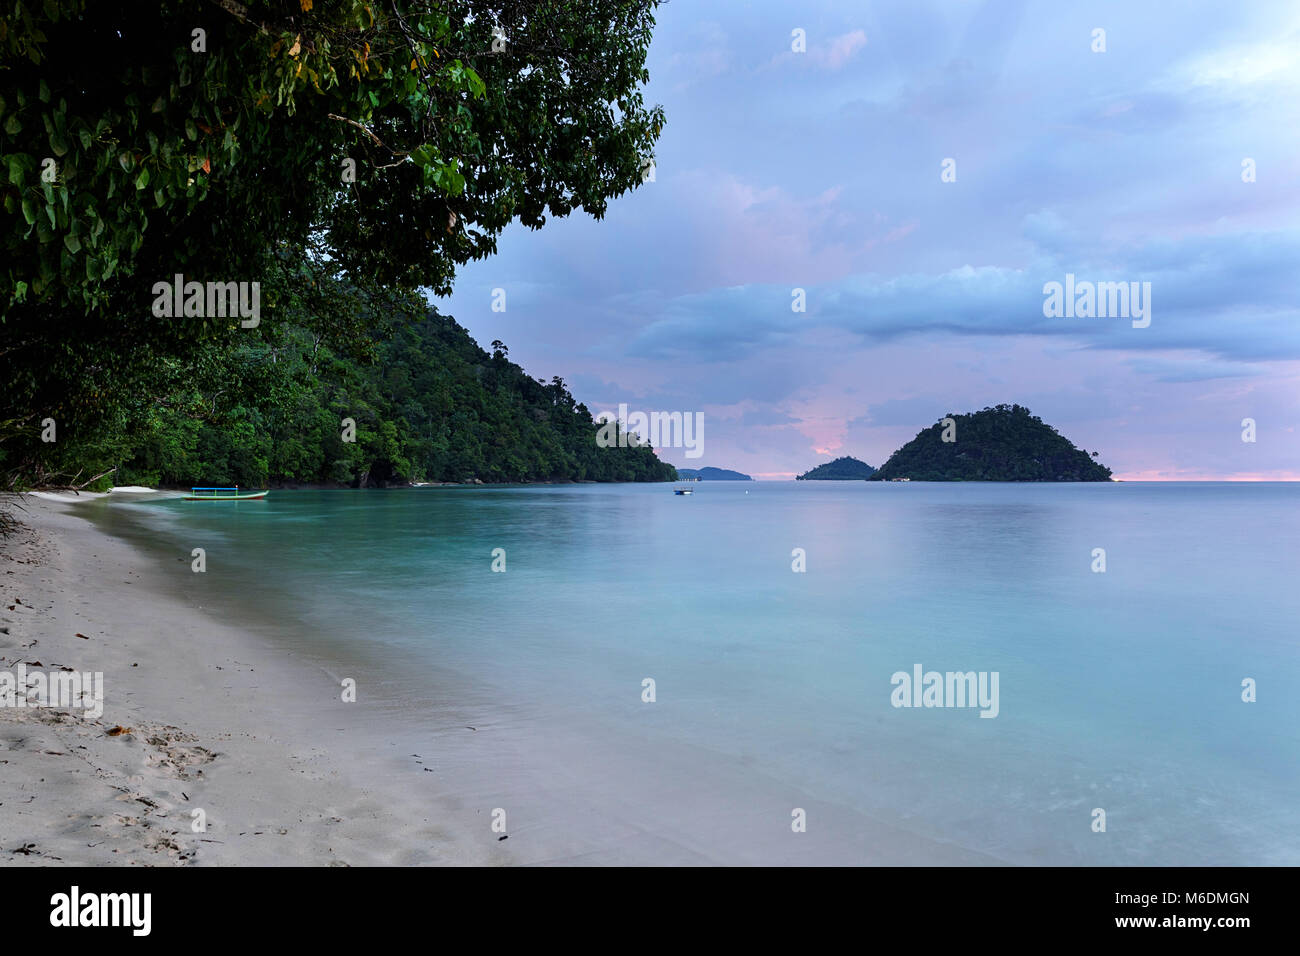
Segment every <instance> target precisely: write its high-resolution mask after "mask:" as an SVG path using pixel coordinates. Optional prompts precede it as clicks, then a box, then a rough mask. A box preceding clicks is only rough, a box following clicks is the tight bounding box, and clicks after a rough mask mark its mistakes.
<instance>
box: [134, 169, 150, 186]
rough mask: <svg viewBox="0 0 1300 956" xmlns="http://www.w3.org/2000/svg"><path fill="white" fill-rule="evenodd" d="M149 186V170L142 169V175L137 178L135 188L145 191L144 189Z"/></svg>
mask: <svg viewBox="0 0 1300 956" xmlns="http://www.w3.org/2000/svg"><path fill="white" fill-rule="evenodd" d="M148 185H149V170H147V169H145V168H143V167H141V169H140V175H138V176H136V177H135V188H136V189H144V187H145V186H148Z"/></svg>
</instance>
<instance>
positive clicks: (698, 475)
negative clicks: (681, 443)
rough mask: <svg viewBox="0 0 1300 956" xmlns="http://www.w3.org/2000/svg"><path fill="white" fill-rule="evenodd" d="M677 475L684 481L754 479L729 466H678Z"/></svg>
mask: <svg viewBox="0 0 1300 956" xmlns="http://www.w3.org/2000/svg"><path fill="white" fill-rule="evenodd" d="M677 477H678V478H680V479H682V480H683V481H753V480H754V479H753V478H751V477H749V475H742V474H741V473H740V472H738V471H731V470H730V469H729V468H678V469H677Z"/></svg>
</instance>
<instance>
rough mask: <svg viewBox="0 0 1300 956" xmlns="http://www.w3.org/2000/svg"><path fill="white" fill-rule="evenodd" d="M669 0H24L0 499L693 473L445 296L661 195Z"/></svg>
mask: <svg viewBox="0 0 1300 956" xmlns="http://www.w3.org/2000/svg"><path fill="white" fill-rule="evenodd" d="M656 6H657V3H656V2H655V0H581V2H578V0H489V2H487V3H478V2H474V3H469V2H461V0H394V2H392V3H385V4H379V3H372V2H364V0H340V2H337V3H314V4H313V3H310V2H307V0H249V2H246V3H239V4H227V3H220V4H219V3H208V2H200V0H169V2H161V0H155V2H153V3H144V4H137V5H135V6H133V7H132V8H131V9H130V10H129V11H126V10H124V8H122V7H121V6H120V5H116V4H105V3H94V2H90V0H41V2H35V0H15V2H13V3H11V4H10V5H9V7H8V8H7V13H6V22H5V29H4V31H3V33H0V203H2V204H3V208H4V212H5V218H4V220H3V229H2V230H0V252H2V253H3V256H2V257H0V281H2V283H3V284H2V285H0V487H7V488H10V489H15V488H26V487H33V486H36V485H41V484H70V485H86V486H87V487H90V488H96V487H102V486H104V485H105V484H107V483H110V482H111V483H117V484H126V483H132V482H139V483H150V484H154V483H158V484H173V485H189V484H235V483H238V484H240V485H243V486H258V485H263V484H268V483H269V484H274V483H280V482H283V483H299V482H313V483H315V482H326V483H340V484H392V483H401V482H405V481H408V480H424V481H466V480H478V481H485V482H486V481H538V480H597V481H608V480H620V481H624V480H668V479H671V478H672V477H673V476H674V471H673V469H672V467H671V466H669V465H666V464H663V463H661V462H659V461H658V459H657V458H656V457H655V455H654V453H653V451H652V450H651V449H649V448H646V447H630V448H618V447H612V448H602V447H599V446H598V445H597V443H596V440H595V435H596V425H595V424H594V423H593V422H592V421H591V417H590V414H589V413H588V411H587V409H586V408H585V407H584V406H583V405H581V404H580V403H577V402H576V401H575V399H574V397H573V396H572V395H571V394H570V393H569V391H568V389H567V388H566V387H565V385H564V383H563V381H561V380H560V379H558V378H556V379H552V381H551V382H550V383H543V382H540V381H537V380H535V379H532V378H530V377H529V376H528V375H527V374H526V373H525V372H524V371H523V370H522V369H520V368H519V367H518V366H517V365H514V364H513V363H511V362H510V361H509V358H508V353H507V351H506V349H505V347H504V346H503V345H501V344H499V343H495V344H494V345H493V347H492V351H491V353H489V352H486V351H484V350H483V349H481V348H479V347H478V346H477V345H476V344H475V343H474V342H473V341H472V339H470V337H469V335H468V334H467V333H466V332H465V330H464V329H463V328H461V327H460V326H459V325H457V324H456V323H455V322H454V321H453V320H452V319H450V318H448V317H446V316H443V315H439V314H437V313H435V312H434V311H432V310H431V309H430V308H429V307H428V304H427V302H428V299H427V295H428V294H429V293H432V294H434V295H439V296H443V295H446V294H448V293H449V292H450V291H451V288H452V284H453V281H454V279H455V276H456V272H457V268H458V267H459V266H461V265H463V264H465V263H467V262H470V261H472V260H475V259H481V258H484V257H486V256H490V255H492V254H493V253H494V252H495V250H496V242H497V238H498V237H499V235H500V234H501V232H502V230H503V229H505V228H506V227H507V226H508V225H510V224H511V223H519V224H522V225H524V226H526V227H528V228H532V229H540V228H542V227H543V226H544V225H545V223H546V222H547V221H549V220H550V219H553V218H556V217H564V216H567V215H570V214H571V213H573V212H576V211H581V212H583V213H586V214H588V215H591V216H593V217H595V218H598V219H599V218H601V217H603V215H604V213H605V211H606V209H607V207H608V204H609V202H611V201H612V200H614V199H615V198H616V197H618V196H619V195H622V194H623V193H626V192H627V191H628V190H631V189H635V188H638V187H640V186H642V185H643V184H644V183H645V182H646V181H647V179H648V178H649V177H648V176H647V174H646V170H647V169H648V168H650V167H651V165H652V163H653V157H654V146H655V143H656V141H657V140H658V137H659V135H660V131H661V129H662V127H663V124H664V115H663V111H662V109H661V108H659V107H657V106H648V105H647V104H646V103H645V102H644V100H643V97H642V92H641V89H642V87H643V86H644V84H645V83H646V82H647V81H648V78H649V74H648V72H647V70H646V67H645V60H646V53H647V49H648V46H649V42H650V37H651V31H652V29H653V26H654V16H653V13H654V8H655V7H656ZM174 279H175V280H176V282H177V285H178V288H179V289H180V290H181V291H179V292H178V293H177V297H176V299H175V301H176V304H177V305H178V306H181V307H179V308H172V307H171V306H170V301H171V300H170V298H169V297H167V296H160V294H159V291H158V289H159V286H160V284H170V283H172V282H173V280H174ZM191 285H194V286H195V287H197V288H202V289H206V290H207V294H206V298H205V297H204V296H203V295H202V294H198V295H194V296H191V295H190V294H189V292H188V291H187V290H189V289H190V287H191ZM214 287H215V288H216V289H217V290H218V294H217V296H216V298H215V302H214V296H213V293H212V289H213V288H214ZM227 288H228V289H230V290H231V293H230V297H229V300H228V302H227V301H226V300H225V299H223V296H222V294H221V291H220V290H222V289H227ZM236 289H237V292H238V295H236V294H235V292H236ZM182 292H183V293H184V295H183V302H182ZM237 304H238V306H239V308H238V309H237V308H236V305H237ZM254 304H255V307H254V308H251V309H246V308H244V306H249V305H254ZM214 306H215V307H214ZM114 469H115V470H114ZM101 473H103V474H101ZM96 476H99V478H98V481H94V482H90V483H89V484H87V482H88V480H89V479H92V478H95V477H96Z"/></svg>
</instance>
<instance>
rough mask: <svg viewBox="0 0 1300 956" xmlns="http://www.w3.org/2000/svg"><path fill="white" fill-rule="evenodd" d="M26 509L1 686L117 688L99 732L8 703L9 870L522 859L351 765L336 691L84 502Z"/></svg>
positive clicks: (2, 564) (3, 808)
mask: <svg viewBox="0 0 1300 956" xmlns="http://www.w3.org/2000/svg"><path fill="white" fill-rule="evenodd" d="M83 497H84V496H83ZM22 507H23V508H24V509H25V510H24V511H21V512H18V517H19V518H20V519H21V520H22V521H23V522H24V523H25V525H26V527H25V528H24V529H23V530H21V531H19V532H18V533H17V534H16V535H14V536H13V537H11V538H9V539H7V540H5V541H4V542H2V543H0V596H2V597H3V602H2V603H0V671H13V669H14V667H16V666H17V665H19V664H20V663H23V664H25V665H26V667H28V668H29V669H33V670H37V669H48V670H54V671H57V670H58V669H60V668H72V669H75V670H77V671H82V672H102V673H103V675H104V683H105V688H106V690H105V694H104V697H105V702H104V712H103V715H102V716H101V717H99V718H98V719H85V718H84V717H83V716H82V712H81V711H74V712H70V711H66V710H65V711H60V710H57V709H53V708H44V707H41V708H15V707H0V865H15V864H19V865H21V864H31V865H58V864H66V865H148V866H157V865H184V864H214V865H228V864H236V863H238V864H245V865H278V864H306V865H357V864H362V865H364V864H372V865H373V864H407V865H410V864H426V863H427V864H467V863H504V862H509V856H508V854H507V848H506V845H505V844H500V845H498V844H496V843H495V842H494V841H492V840H490V839H482V840H479V841H478V842H477V843H476V842H474V841H471V840H469V839H467V838H466V837H465V836H464V834H465V828H464V827H463V826H460V827H456V828H449V827H448V826H447V824H448V817H449V816H450V814H449V813H448V812H445V811H443V810H442V808H440V805H439V800H438V797H437V794H436V792H427V794H426V791H429V786H430V784H429V783H428V782H427V781H420V783H422V784H424V788H423V790H421V789H420V788H419V787H417V786H415V785H414V782H413V781H412V785H406V784H405V783H404V782H403V781H401V780H394V779H392V776H391V772H390V771H389V769H388V768H385V767H383V766H381V765H379V764H381V763H382V761H378V760H377V761H376V765H359V764H358V762H357V761H356V759H355V756H353V757H351V758H349V759H346V760H345V759H343V758H341V757H340V756H338V754H339V753H340V752H344V751H346V752H352V751H351V750H350V749H349V748H337V747H335V746H333V744H334V743H335V742H336V740H337V738H338V737H339V736H340V734H342V733H346V729H340V727H339V725H340V724H341V723H342V722H340V721H338V720H329V719H328V717H327V714H328V712H329V711H328V708H330V707H331V706H333V705H334V702H335V701H336V700H337V686H338V685H337V683H336V682H335V681H333V679H332V678H330V677H329V676H328V675H324V674H321V673H319V672H316V673H310V672H304V671H310V670H311V669H310V668H308V667H306V666H305V665H303V664H301V663H297V662H294V661H292V660H289V659H286V658H285V657H284V656H283V655H282V654H277V652H275V651H273V650H271V649H269V648H268V647H267V646H265V645H264V644H263V643H261V642H259V641H258V640H256V639H255V638H253V637H251V636H250V635H248V634H247V633H245V632H244V631H242V630H241V629H239V628H238V627H234V626H229V625H226V624H223V623H222V622H220V621H217V620H214V619H212V618H211V617H210V616H209V615H207V614H206V613H205V612H204V611H203V610H201V609H199V608H196V607H191V606H187V605H186V604H185V603H184V602H183V601H181V600H179V599H178V598H176V597H175V596H173V594H172V593H171V592H170V591H169V590H168V587H167V584H168V582H167V581H165V580H164V579H163V577H162V572H161V571H160V570H159V569H158V568H157V566H156V561H153V560H151V559H150V558H148V557H146V556H145V555H142V554H141V553H139V552H138V551H136V550H135V549H134V548H133V547H132V546H130V545H128V544H126V543H124V542H121V541H118V540H116V539H114V538H113V537H111V536H109V535H107V534H105V533H104V532H102V531H100V530H98V529H97V528H96V527H95V526H94V524H93V523H91V522H90V521H87V520H86V519H85V518H83V517H80V516H78V514H77V512H78V508H79V507H83V506H81V505H78V504H75V503H73V504H70V503H68V500H67V499H66V498H65V497H64V496H60V495H44V496H41V497H35V496H32V495H27V496H24V498H23V499H22ZM82 635H84V637H83V636H82ZM266 688H274V693H273V694H271V695H268V694H267V693H266V690H265V689H266ZM335 713H337V711H335ZM118 729H120V732H117V733H115V734H111V735H110V732H112V731H115V730H118ZM414 769H415V770H416V771H418V769H419V768H414ZM376 784H378V786H376ZM381 789H382V792H381ZM417 794H419V796H418V798H417V796H416V795H417ZM196 809H200V810H202V811H203V812H204V816H205V818H206V832H197V833H196V832H194V829H193V824H194V821H195V818H194V817H193V815H192V813H193V811H194V810H196ZM457 833H460V834H461V838H459V839H458V838H457V837H456V834H457Z"/></svg>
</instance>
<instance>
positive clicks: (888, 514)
mask: <svg viewBox="0 0 1300 956" xmlns="http://www.w3.org/2000/svg"><path fill="white" fill-rule="evenodd" d="M695 487H696V489H697V493H696V494H695V495H693V496H690V497H679V496H675V495H673V494H672V492H671V488H670V486H667V485H613V486H610V485H565V486H523V487H483V488H426V489H409V490H402V491H299V492H290V491H278V492H273V493H272V494H271V496H270V497H269V498H268V499H267V500H265V501H262V502H241V503H223V504H214V503H195V502H185V501H180V500H175V499H171V500H165V501H159V500H154V501H141V502H138V503H132V504H129V505H125V506H122V507H121V508H120V509H119V508H116V507H115V508H114V509H111V510H115V511H119V512H120V513H121V514H123V515H126V516H129V517H130V519H131V520H133V521H138V520H141V519H143V520H144V522H145V523H146V524H147V525H148V527H149V528H150V529H151V535H152V537H153V540H154V541H155V542H156V541H157V540H159V536H160V535H161V537H162V539H164V540H166V541H167V542H168V545H167V547H174V548H175V549H176V553H177V554H182V555H184V556H185V557H186V560H188V554H189V550H190V548H192V547H203V548H205V549H206V550H207V561H208V572H207V573H206V574H205V575H187V581H186V584H185V586H186V587H187V588H189V589H190V590H191V592H192V593H193V594H201V595H202V596H203V597H204V600H205V601H207V602H210V603H211V606H213V607H217V608H222V609H223V613H227V614H229V615H231V616H237V615H238V616H244V617H246V618H247V619H249V620H274V621H276V622H278V623H279V627H278V629H275V630H268V631H267V633H268V635H271V636H270V637H268V639H274V640H281V641H285V642H287V643H289V644H291V645H292V646H293V647H294V648H295V649H296V650H298V651H300V652H301V653H303V654H305V655H306V656H308V657H310V658H311V659H312V660H313V661H314V662H316V663H318V664H320V665H321V666H323V667H325V668H326V669H327V670H329V671H330V673H333V674H345V675H355V676H357V679H358V681H359V686H360V689H361V692H362V701H363V703H364V704H365V707H364V708H361V709H359V710H358V711H356V714H357V717H356V719H357V720H359V721H361V720H368V721H371V725H370V726H371V728H372V732H373V733H374V735H375V737H376V739H377V740H378V739H380V738H382V739H383V741H384V743H385V745H387V746H391V747H392V748H393V749H394V752H396V751H398V750H405V749H409V750H410V751H411V752H412V753H422V754H423V753H426V752H430V751H432V752H434V753H442V754H443V756H444V757H445V759H446V762H447V766H448V767H449V772H453V771H454V772H455V773H459V774H461V775H462V776H461V778H462V779H463V780H464V781H465V784H464V789H465V791H466V794H467V796H466V799H467V800H469V801H471V802H472V801H474V800H479V801H480V802H482V803H483V806H484V807H486V808H488V810H490V809H491V808H492V807H494V806H504V805H509V806H510V807H512V808H517V809H512V813H513V815H514V816H513V819H514V821H515V823H514V824H513V825H516V826H520V827H522V828H523V831H522V833H521V834H520V835H519V837H518V843H519V844H523V846H521V848H520V852H521V853H523V854H524V857H523V860H524V861H528V860H529V859H535V860H537V861H541V860H544V859H574V860H579V861H582V860H587V861H594V862H601V861H609V862H651V863H653V862H690V861H713V862H736V863H782V862H826V863H855V862H863V863H865V862H876V861H880V862H909V861H915V862H929V861H932V860H933V861H940V862H943V861H946V860H952V861H954V862H1006V863H1049V864H1112V863H1115V864H1157V865H1160V864H1179V865H1185V864H1247V865H1249V864H1291V865H1295V864H1297V863H1300V799H1298V797H1300V695H1298V694H1297V690H1298V689H1300V656H1298V655H1297V649H1298V644H1300V638H1298V637H1297V628H1296V622H1297V621H1298V620H1300V588H1298V587H1297V586H1296V572H1297V569H1300V543H1298V542H1300V517H1298V515H1300V508H1298V507H1297V506H1298V505H1300V485H1296V484H1210V483H1205V484H1136V483H1123V484H1119V483H1117V484H1110V485H1032V484H1027V485H1019V484H956V485H942V484H922V483H910V484H897V483H895V484H881V483H865V482H843V483H840V482H825V483H812V482H808V483H804V482H800V483H795V482H789V483H741V482H718V483H701V484H699V485H696V486H695ZM115 504H116V503H115ZM155 546H156V545H155ZM496 548H502V549H504V550H505V561H506V569H507V570H506V571H505V573H495V572H493V571H492V570H491V568H492V564H493V549H496ZM795 548H802V549H803V550H804V552H805V553H806V568H807V570H806V572H804V573H796V572H794V571H792V569H791V564H792V560H793V558H792V554H791V553H792V550H793V549H795ZM1094 548H1104V549H1105V551H1106V565H1107V567H1106V571H1105V573H1095V572H1094V571H1093V570H1092V566H1093V563H1094V559H1093V554H1092V552H1093V549H1094ZM165 550H166V548H163V549H162V551H165ZM162 551H160V553H162ZM178 566H179V565H178ZM250 626H251V625H250ZM916 664H920V665H923V667H924V669H925V670H927V671H928V670H936V671H941V672H942V671H976V672H980V671H984V672H993V671H996V672H998V674H999V710H998V714H997V716H996V718H992V719H988V718H981V717H979V711H978V709H971V708H957V707H947V708H896V707H894V706H892V705H891V691H892V690H893V687H892V686H891V675H893V674H894V673H895V672H897V671H905V672H908V673H909V674H910V673H911V671H912V669H913V666H914V665H916ZM646 678H651V679H653V680H654V681H655V692H656V700H655V701H654V702H653V703H646V702H643V700H642V686H643V685H642V682H643V680H644V679H646ZM1246 678H1252V679H1254V680H1255V681H1256V682H1257V694H1258V699H1257V701H1256V702H1254V703H1246V702H1243V701H1242V699H1241V696H1242V681H1243V679H1246ZM475 721H477V722H478V723H475ZM461 724H466V725H469V724H473V726H475V727H476V728H478V730H476V731H475V732H474V734H462V736H453V735H452V734H451V728H453V727H454V728H455V729H457V730H464V729H465V728H462V727H461ZM480 724H481V725H482V726H481V727H480V726H479V725H480ZM479 730H481V731H482V733H481V734H480V733H479ZM412 748H415V749H412ZM419 748H423V749H419ZM395 785H396V784H395ZM795 807H802V808H804V809H806V810H807V814H808V828H807V832H806V833H793V832H792V830H791V826H790V822H791V811H792V809H793V808H795ZM1094 808H1101V809H1104V810H1105V811H1106V832H1104V833H1098V832H1093V830H1092V823H1093V813H1092V812H1093V810H1094ZM483 812H485V813H486V812H487V810H484V811H483ZM530 834H531V837H530ZM514 838H515V837H512V839H514ZM530 838H531V839H532V841H533V842H532V846H533V849H532V850H530V849H529V844H528V842H527V841H528V839H530ZM516 845H518V844H517V843H512V844H511V846H512V848H513V847H515V846H516ZM530 852H531V853H532V854H533V855H532V856H529V854H530Z"/></svg>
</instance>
